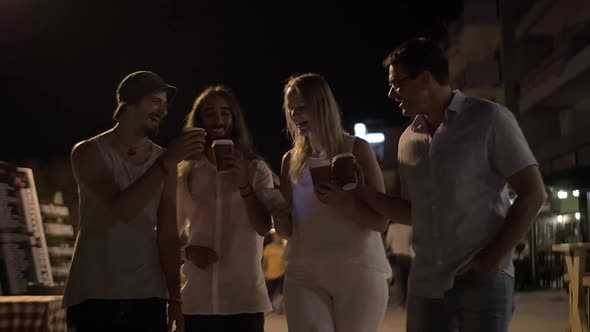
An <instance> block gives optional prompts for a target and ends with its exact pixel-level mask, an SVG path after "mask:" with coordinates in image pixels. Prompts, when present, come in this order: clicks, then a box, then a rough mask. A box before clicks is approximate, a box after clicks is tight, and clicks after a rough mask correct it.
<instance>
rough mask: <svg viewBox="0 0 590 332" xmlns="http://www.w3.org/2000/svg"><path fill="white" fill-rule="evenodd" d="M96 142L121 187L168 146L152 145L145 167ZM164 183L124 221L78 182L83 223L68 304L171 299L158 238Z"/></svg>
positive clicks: (67, 289) (65, 302)
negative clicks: (158, 298)
mask: <svg viewBox="0 0 590 332" xmlns="http://www.w3.org/2000/svg"><path fill="white" fill-rule="evenodd" d="M89 141H91V142H93V143H94V144H96V146H97V147H98V149H99V151H100V153H101V155H102V157H103V160H104V162H105V163H106V165H107V167H108V169H109V170H110V171H111V172H112V175H113V178H114V180H115V182H116V183H117V184H118V185H119V186H120V188H121V189H125V188H127V187H128V186H129V185H131V184H132V183H134V182H135V181H137V179H139V178H140V177H141V176H142V175H143V174H144V173H145V172H146V171H147V170H148V169H149V168H150V167H151V165H152V164H153V163H154V161H155V160H156V158H158V157H159V156H160V155H161V154H162V153H163V152H164V149H163V148H161V147H160V146H158V145H157V144H155V143H153V142H151V144H152V154H151V156H150V158H149V159H148V160H147V161H146V162H145V163H144V164H142V165H133V164H130V163H128V162H127V161H125V160H124V159H123V158H122V157H121V156H120V155H119V154H118V153H117V152H116V151H115V150H114V149H113V148H112V147H111V146H110V145H109V144H108V143H107V142H106V141H105V139H104V134H101V135H99V136H96V137H94V138H91V139H89ZM163 188H164V186H163V184H162V186H161V187H160V189H159V190H158V191H157V193H155V194H154V197H153V198H152V200H151V201H150V202H149V203H148V204H147V205H146V206H145V207H144V208H143V210H142V211H141V212H140V213H139V214H138V215H137V216H136V217H135V218H134V219H133V220H131V221H127V222H122V221H120V220H118V219H117V218H116V217H115V216H113V215H112V214H110V213H109V212H108V209H107V208H106V207H105V206H104V204H103V203H102V201H101V200H99V199H98V197H96V196H95V194H94V193H92V192H91V191H90V190H88V189H87V188H85V187H84V186H79V194H80V224H79V230H78V235H77V238H76V246H75V251H74V257H73V258H72V264H71V267H70V273H69V276H68V280H67V282H66V287H65V292H64V297H63V306H64V307H66V306H71V305H75V304H78V303H80V302H82V301H84V300H87V299H142V298H152V297H160V298H165V297H166V294H167V293H166V284H165V280H164V275H163V273H162V269H161V267H160V259H159V253H158V247H157V241H156V226H157V211H158V205H159V203H160V197H161V195H162V190H163Z"/></svg>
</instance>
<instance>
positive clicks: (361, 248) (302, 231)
mask: <svg viewBox="0 0 590 332" xmlns="http://www.w3.org/2000/svg"><path fill="white" fill-rule="evenodd" d="M354 140H355V137H354V136H350V135H345V138H344V149H343V151H342V152H352V148H353V145H354ZM291 186H292V188H293V212H292V220H293V231H292V234H291V237H290V239H289V242H288V250H287V252H288V254H287V260H288V263H289V265H288V266H289V267H293V266H297V267H298V268H305V266H306V265H308V264H309V263H312V264H313V263H319V264H352V265H355V266H358V267H363V268H368V269H372V270H375V271H378V272H382V273H384V274H385V275H386V277H389V276H391V267H390V265H389V262H388V261H387V258H386V256H385V248H384V247H383V241H382V239H381V234H380V233H379V232H376V231H373V230H369V229H367V228H365V227H362V226H361V225H360V224H359V223H358V222H357V221H356V220H354V219H353V217H351V216H350V215H349V214H347V212H346V209H342V208H340V207H338V206H331V205H326V204H324V203H322V202H320V201H319V200H318V198H317V196H316V194H315V193H314V188H313V182H312V180H311V174H310V171H309V167H306V168H305V171H304V173H303V176H302V178H301V179H300V180H299V182H298V183H293V182H291Z"/></svg>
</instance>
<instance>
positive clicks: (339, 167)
mask: <svg viewBox="0 0 590 332" xmlns="http://www.w3.org/2000/svg"><path fill="white" fill-rule="evenodd" d="M355 164H356V157H355V156H354V155H353V154H352V153H341V154H339V155H336V156H334V158H332V174H333V176H334V182H336V184H338V185H339V186H341V188H342V190H352V189H354V188H356V187H357V177H356V168H355V167H354V165H355Z"/></svg>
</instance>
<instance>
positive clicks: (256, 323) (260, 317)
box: [184, 312, 264, 332]
mask: <svg viewBox="0 0 590 332" xmlns="http://www.w3.org/2000/svg"><path fill="white" fill-rule="evenodd" d="M184 331H185V332H232V331H240V332H264V313H262V312H257V313H253V314H236V315H184Z"/></svg>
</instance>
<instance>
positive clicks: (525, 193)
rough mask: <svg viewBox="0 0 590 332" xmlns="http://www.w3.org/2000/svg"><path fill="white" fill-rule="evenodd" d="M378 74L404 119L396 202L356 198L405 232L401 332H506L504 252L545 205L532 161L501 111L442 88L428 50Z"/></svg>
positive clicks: (508, 292) (510, 285)
mask: <svg viewBox="0 0 590 332" xmlns="http://www.w3.org/2000/svg"><path fill="white" fill-rule="evenodd" d="M384 65H385V66H386V67H387V69H388V71H389V82H390V84H389V85H390V86H389V93H388V96H389V98H391V99H393V100H395V101H396V102H398V103H399V105H400V108H401V109H402V112H403V114H404V115H405V116H410V117H413V122H412V123H411V125H410V126H409V127H408V128H407V129H406V130H405V131H404V133H403V134H402V136H401V138H400V141H399V148H398V162H399V175H400V179H399V180H400V181H399V184H400V188H399V189H400V190H399V191H400V195H401V199H399V198H393V197H388V196H385V195H380V194H377V193H374V192H371V191H370V190H368V189H364V188H363V189H362V190H361V191H360V192H361V196H362V197H363V198H364V199H365V201H366V202H367V204H369V205H371V206H372V207H373V209H375V210H376V211H379V212H380V213H382V214H383V215H385V216H387V217H388V218H390V219H391V220H392V221H393V222H402V223H407V222H408V221H411V224H412V226H413V240H412V245H413V249H414V251H415V254H416V256H415V260H414V262H413V264H412V272H411V276H410V282H409V295H408V303H407V311H408V312H407V331H410V332H418V331H420V332H423V331H424V332H426V331H461V332H464V331H480V332H481V331H493V332H499V331H508V325H509V322H510V319H511V317H512V312H513V308H514V301H513V296H514V267H513V265H512V250H513V248H514V246H515V245H516V244H517V243H518V241H519V240H520V239H521V238H522V236H523V235H524V233H525V232H526V231H527V230H528V228H529V226H530V225H531V223H532V222H533V220H534V218H535V216H536V214H537V213H538V211H539V209H540V208H541V205H542V204H543V202H544V201H545V198H546V193H545V189H544V185H543V180H542V178H541V175H540V172H539V169H538V167H537V161H536V160H535V158H534V156H533V155H532V153H531V151H530V149H529V147H528V144H527V142H526V140H525V138H524V136H523V134H522V131H521V129H520V127H519V126H518V123H517V121H516V119H515V117H514V115H513V114H512V113H511V112H510V111H509V110H508V109H506V108H504V107H503V106H501V105H498V104H496V103H493V102H490V101H487V100H483V99H478V98H471V97H466V96H465V95H463V94H462V93H461V92H460V91H458V90H454V91H453V90H452V89H451V87H450V86H449V68H448V61H447V59H446V57H445V55H444V53H443V52H442V50H441V49H440V48H439V47H438V45H437V44H436V43H435V42H434V41H431V40H428V39H424V38H419V39H413V40H410V41H408V42H406V43H404V44H403V45H401V46H400V47H398V48H397V49H395V50H394V51H393V52H392V53H391V54H390V55H389V56H388V57H387V58H386V59H385V61H384ZM508 185H510V187H511V188H512V190H514V191H515V192H516V194H517V195H518V197H517V198H516V200H515V201H514V203H513V204H512V206H511V205H510V201H509V197H508V189H507V187H508ZM404 200H405V201H406V202H409V204H410V206H411V208H408V207H407V205H406V206H405V208H404ZM406 204H407V203H406ZM408 219H409V220H408Z"/></svg>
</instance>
